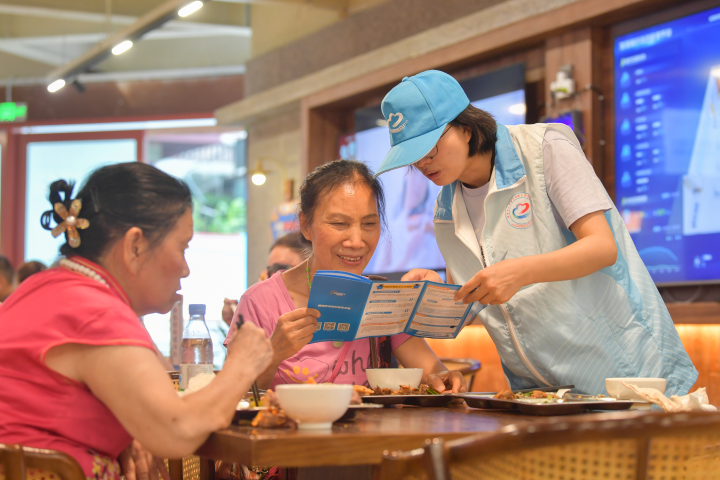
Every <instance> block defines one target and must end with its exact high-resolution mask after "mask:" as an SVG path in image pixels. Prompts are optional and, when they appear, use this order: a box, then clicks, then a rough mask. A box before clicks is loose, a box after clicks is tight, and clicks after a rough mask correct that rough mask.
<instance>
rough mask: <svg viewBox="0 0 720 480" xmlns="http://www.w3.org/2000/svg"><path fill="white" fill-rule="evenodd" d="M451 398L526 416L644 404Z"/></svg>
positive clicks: (478, 396)
mask: <svg viewBox="0 0 720 480" xmlns="http://www.w3.org/2000/svg"><path fill="white" fill-rule="evenodd" d="M452 396H453V397H456V398H462V399H463V400H465V403H467V405H468V407H472V408H484V409H490V410H514V411H519V412H521V413H526V414H528V415H574V414H578V413H583V412H588V411H592V410H628V409H629V408H630V407H632V406H633V405H634V404H635V403H644V402H634V401H631V400H615V401H604V400H596V401H592V400H563V402H562V403H556V402H553V403H530V402H526V401H522V400H504V399H501V398H492V397H491V396H480V395H472V394H467V393H456V394H453V395H452Z"/></svg>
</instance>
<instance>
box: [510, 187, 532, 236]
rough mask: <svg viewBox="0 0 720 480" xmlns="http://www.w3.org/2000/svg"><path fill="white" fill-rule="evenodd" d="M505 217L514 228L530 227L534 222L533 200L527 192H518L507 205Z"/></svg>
mask: <svg viewBox="0 0 720 480" xmlns="http://www.w3.org/2000/svg"><path fill="white" fill-rule="evenodd" d="M505 218H506V219H507V221H508V223H509V224H510V225H512V226H513V227H514V228H529V227H531V226H532V224H533V215H532V202H531V201H530V195H529V194H527V193H518V194H517V195H515V196H514V197H512V199H510V202H509V203H508V205H507V208H506V209H505Z"/></svg>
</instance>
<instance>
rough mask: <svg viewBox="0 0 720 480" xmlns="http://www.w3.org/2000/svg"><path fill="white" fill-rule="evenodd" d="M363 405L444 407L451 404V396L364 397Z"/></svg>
mask: <svg viewBox="0 0 720 480" xmlns="http://www.w3.org/2000/svg"><path fill="white" fill-rule="evenodd" d="M362 399H363V403H377V404H380V405H415V406H417V407H444V406H446V405H447V404H448V403H450V402H452V400H453V396H452V395H366V396H364V397H362Z"/></svg>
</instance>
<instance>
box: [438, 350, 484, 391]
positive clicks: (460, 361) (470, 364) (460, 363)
mask: <svg viewBox="0 0 720 480" xmlns="http://www.w3.org/2000/svg"><path fill="white" fill-rule="evenodd" d="M440 361H441V362H442V363H443V364H444V365H445V366H446V367H447V368H448V370H459V371H460V373H462V376H463V377H465V380H466V381H467V384H468V389H469V390H471V389H472V384H473V381H474V380H475V374H476V373H477V372H478V371H479V370H480V368H481V365H480V361H478V360H475V359H474V358H449V357H442V358H441V359H440Z"/></svg>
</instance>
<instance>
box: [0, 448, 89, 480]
mask: <svg viewBox="0 0 720 480" xmlns="http://www.w3.org/2000/svg"><path fill="white" fill-rule="evenodd" d="M0 466H2V468H3V469H2V471H0V478H4V479H5V480H26V479H27V480H40V479H41V478H45V479H46V480H53V477H54V476H55V475H57V476H58V477H59V480H85V473H84V472H83V470H82V468H81V467H80V464H79V463H78V462H77V460H75V459H74V458H73V457H71V456H70V455H68V454H66V453H62V452H58V451H57V450H43V449H40V448H30V447H23V446H20V445H5V444H2V443H0Z"/></svg>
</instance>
